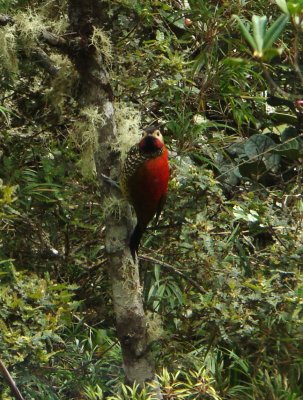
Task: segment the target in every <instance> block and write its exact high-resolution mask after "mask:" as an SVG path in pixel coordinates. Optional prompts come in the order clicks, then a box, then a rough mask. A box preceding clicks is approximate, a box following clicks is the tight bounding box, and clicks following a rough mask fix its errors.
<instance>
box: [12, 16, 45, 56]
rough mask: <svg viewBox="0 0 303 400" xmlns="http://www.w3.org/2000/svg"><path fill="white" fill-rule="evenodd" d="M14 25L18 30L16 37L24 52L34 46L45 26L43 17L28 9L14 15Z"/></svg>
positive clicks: (27, 51) (28, 52)
mask: <svg viewBox="0 0 303 400" xmlns="http://www.w3.org/2000/svg"><path fill="white" fill-rule="evenodd" d="M14 21H15V26H16V29H17V30H18V33H19V35H18V38H19V40H20V42H21V43H20V44H21V45H22V48H23V51H24V52H25V54H27V55H28V54H30V51H31V49H32V48H33V47H35V45H36V43H37V40H38V38H39V36H40V35H41V33H42V31H43V30H44V29H46V28H47V25H46V24H45V21H44V19H43V17H42V16H41V15H39V14H37V13H33V12H31V11H30V10H29V11H28V12H20V13H18V14H16V15H15V16H14Z"/></svg>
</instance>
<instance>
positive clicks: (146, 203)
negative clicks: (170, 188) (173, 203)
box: [120, 127, 169, 260]
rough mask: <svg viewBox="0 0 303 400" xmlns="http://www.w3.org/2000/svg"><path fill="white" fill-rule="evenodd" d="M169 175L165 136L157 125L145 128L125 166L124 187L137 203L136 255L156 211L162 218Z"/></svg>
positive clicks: (132, 242)
mask: <svg viewBox="0 0 303 400" xmlns="http://www.w3.org/2000/svg"><path fill="white" fill-rule="evenodd" d="M168 178H169V165H168V151H167V148H166V147H165V145H164V141H163V136H162V134H161V133H160V131H159V130H158V129H156V128H155V127H149V128H147V129H146V130H145V131H144V134H143V137H142V139H141V140H140V141H139V143H137V144H135V145H134V146H132V147H131V148H130V150H129V152H128V154H127V157H126V160H125V162H124V165H123V167H122V175H121V181H120V184H121V189H122V192H123V193H124V195H125V197H126V198H127V199H128V201H129V202H130V204H132V205H133V207H134V209H135V212H136V216H137V225H136V227H135V229H134V231H133V233H132V235H131V238H130V244H129V247H130V251H131V254H132V257H133V259H134V260H135V258H136V253H138V247H139V244H140V240H141V237H142V235H143V232H144V231H145V229H146V227H147V225H148V224H149V222H150V221H151V220H152V219H153V217H154V216H155V215H156V220H158V218H159V216H160V213H161V211H162V208H163V205H164V203H165V199H166V193H167V185H168Z"/></svg>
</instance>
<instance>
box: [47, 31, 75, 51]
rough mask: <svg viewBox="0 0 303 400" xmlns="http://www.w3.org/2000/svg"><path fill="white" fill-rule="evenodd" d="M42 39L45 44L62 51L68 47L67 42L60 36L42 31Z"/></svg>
mask: <svg viewBox="0 0 303 400" xmlns="http://www.w3.org/2000/svg"><path fill="white" fill-rule="evenodd" d="M41 37H42V39H43V40H44V42H45V43H47V44H49V45H50V46H54V47H59V48H61V49H63V50H66V49H67V48H68V47H69V44H68V42H67V41H66V40H65V39H63V37H62V36H57V35H54V34H53V33H51V32H49V31H47V30H44V31H43V32H42V34H41Z"/></svg>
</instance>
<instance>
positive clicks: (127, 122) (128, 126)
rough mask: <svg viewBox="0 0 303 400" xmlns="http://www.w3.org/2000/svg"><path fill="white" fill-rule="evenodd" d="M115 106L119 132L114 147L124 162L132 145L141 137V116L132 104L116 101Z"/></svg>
mask: <svg viewBox="0 0 303 400" xmlns="http://www.w3.org/2000/svg"><path fill="white" fill-rule="evenodd" d="M114 107H115V118H116V124H117V133H116V140H115V142H114V143H113V148H114V150H117V151H119V153H120V158H121V162H123V161H124V159H125V157H126V154H127V152H128V150H129V149H130V147H131V146H132V145H133V144H134V143H137V142H138V140H139V139H140V137H141V131H140V124H141V116H140V113H139V111H138V110H136V109H135V108H134V107H133V106H132V105H128V104H126V103H122V102H120V103H115V106H114Z"/></svg>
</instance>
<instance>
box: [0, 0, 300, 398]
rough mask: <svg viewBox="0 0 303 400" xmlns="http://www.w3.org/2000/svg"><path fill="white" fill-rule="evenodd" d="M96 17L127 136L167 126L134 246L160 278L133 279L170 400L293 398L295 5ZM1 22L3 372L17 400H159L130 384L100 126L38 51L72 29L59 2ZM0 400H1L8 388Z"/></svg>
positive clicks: (5, 4)
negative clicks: (162, 175)
mask: <svg viewBox="0 0 303 400" xmlns="http://www.w3.org/2000/svg"><path fill="white" fill-rule="evenodd" d="M102 7H103V11H104V13H105V15H106V18H105V21H104V26H103V27H102V29H96V30H95V33H94V36H93V44H94V45H95V46H96V47H97V49H98V51H99V52H100V56H102V57H103V60H104V62H105V63H106V65H107V68H108V70H109V72H110V76H111V81H112V85H113V89H114V94H115V98H116V108H117V115H118V116H120V120H121V121H119V124H120V126H124V127H125V125H123V124H126V121H125V117H123V116H125V115H126V116H128V120H129V121H128V125H127V126H129V127H132V126H137V125H138V116H139V115H141V124H142V126H144V125H145V124H149V123H152V122H154V121H158V122H160V125H161V126H162V130H163V131H164V134H165V140H166V143H167V146H168V148H169V151H170V163H171V171H172V178H171V182H170V188H169V198H168V202H167V205H166V208H165V211H164V213H163V218H162V220H161V223H160V227H159V229H157V230H153V229H151V230H150V231H149V232H148V234H146V235H145V237H144V241H143V245H142V248H141V254H144V255H147V256H149V257H150V258H155V259H158V260H161V261H163V262H164V264H162V265H161V263H154V262H151V261H145V262H142V268H143V270H144V281H145V287H144V299H145V308H146V312H147V315H148V320H149V333H150V341H151V346H152V350H153V355H154V357H155V359H156V361H157V363H156V370H157V373H158V374H159V382H160V384H161V386H162V388H163V392H164V393H165V398H167V399H182V398H186V399H221V400H223V399H224V400H227V399H237V400H242V399H243V400H247V399H255V400H271V399H272V400H299V399H303V378H302V374H303V346H302V339H303V325H302V316H303V309H302V307H303V277H302V272H301V269H302V266H303V262H302V254H303V232H302V223H303V200H302V157H303V151H302V110H303V109H302V106H303V103H302V100H303V99H302V97H301V96H302V83H303V78H302V72H301V71H302V43H303V42H302V23H301V21H302V15H303V14H302V13H303V2H302V1H296V2H294V1H289V2H285V1H281V0H279V1H278V0H277V1H276V2H274V1H272V2H268V1H264V0H258V1H244V0H243V1H234V2H232V1H224V0H221V1H220V0H218V1H203V0H192V1H190V0H189V1H188V2H187V1H184V2H183V1H173V0H172V1H151V0H147V1H139V0H138V1H130V0H129V1H128V0H114V1H104V2H103V4H102ZM0 12H2V13H7V14H9V15H11V16H12V17H13V23H10V24H7V25H5V26H2V27H0V49H1V51H0V60H1V63H0V69H1V75H0V100H1V102H0V122H1V133H0V357H1V359H2V360H3V361H4V362H5V364H6V366H7V367H8V368H9V370H10V371H11V373H12V374H13V376H14V377H15V379H16V382H17V384H18V386H19V387H20V389H21V391H22V393H23V394H24V396H25V398H26V399H35V400H57V399H58V400H59V399H60V400H64V399H91V400H93V399H102V398H104V399H105V398H112V399H152V394H149V389H148V388H147V389H146V390H144V391H142V392H140V390H137V389H136V388H135V387H134V388H127V387H125V386H124V385H123V384H122V382H123V373H122V367H121V364H122V361H121V354H120V348H119V344H118V342H117V339H116V335H115V328H114V315H113V310H112V305H111V299H110V283H109V280H108V275H107V259H106V255H105V251H104V243H103V234H104V230H105V229H106V227H105V226H104V224H103V217H104V214H105V213H106V212H107V208H108V207H110V206H111V205H110V204H100V202H99V200H98V199H99V196H98V190H99V188H98V182H97V180H96V177H95V176H94V162H93V160H92V151H93V150H94V146H95V145H96V143H95V140H94V134H93V133H94V123H95V122H96V121H97V120H98V118H101V117H100V115H98V110H91V109H85V107H84V108H83V107H81V106H80V105H79V102H78V98H77V74H76V72H75V70H74V68H73V66H72V63H71V62H70V61H69V60H68V59H67V58H66V57H65V56H62V55H61V54H60V52H59V51H58V50H56V49H55V48H50V47H49V46H48V45H46V44H45V43H44V42H43V41H41V33H42V32H43V30H44V29H48V30H50V31H52V32H54V33H55V34H57V35H61V34H63V33H65V32H66V29H68V18H67V2H66V1H65V0H50V1H25V0H20V1H18V0H11V1H9V0H1V1H0ZM233 15H237V16H238V20H237V19H236V18H234V17H233ZM253 15H255V17H253V18H252V16H253ZM256 15H258V16H262V18H260V17H256ZM265 16H266V17H267V18H265ZM239 18H240V20H239ZM278 18H280V19H279V20H278V23H276V25H273V24H274V21H276V20H277V19H278ZM243 21H252V22H250V23H248V22H243ZM249 27H250V28H251V29H250V30H249ZM269 27H272V29H270V28H269ZM268 29H270V30H268ZM268 32H269V33H268ZM41 50H43V51H44V52H45V53H46V54H47V55H48V57H49V61H50V62H51V64H52V65H54V66H55V70H53V73H51V70H50V69H49V68H48V67H45V65H42V64H41V57H40V58H39V57H37V54H38V55H39V54H40V56H41V53H39V52H40V51H41ZM39 60H40V61H39ZM45 68H46V69H45ZM46 70H47V71H46ZM301 99H302V100H301ZM132 124H133V125H132ZM128 135H129V136H128V137H127V141H128V142H130V143H131V141H132V140H134V139H132V136H131V132H130V133H128ZM165 263H167V264H169V265H170V266H171V267H174V268H175V269H178V270H180V271H181V272H182V273H183V274H184V275H185V276H186V277H190V278H191V279H192V280H194V281H195V282H196V285H195V286H192V284H191V282H190V281H189V280H187V279H183V278H180V276H178V275H177V274H174V273H173V270H172V268H171V267H170V268H168V267H167V266H165ZM111 396H112V397H111ZM0 398H1V399H2V400H10V399H11V398H12V397H11V395H10V392H9V389H8V388H7V386H6V384H5V382H4V381H3V379H2V378H0Z"/></svg>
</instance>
